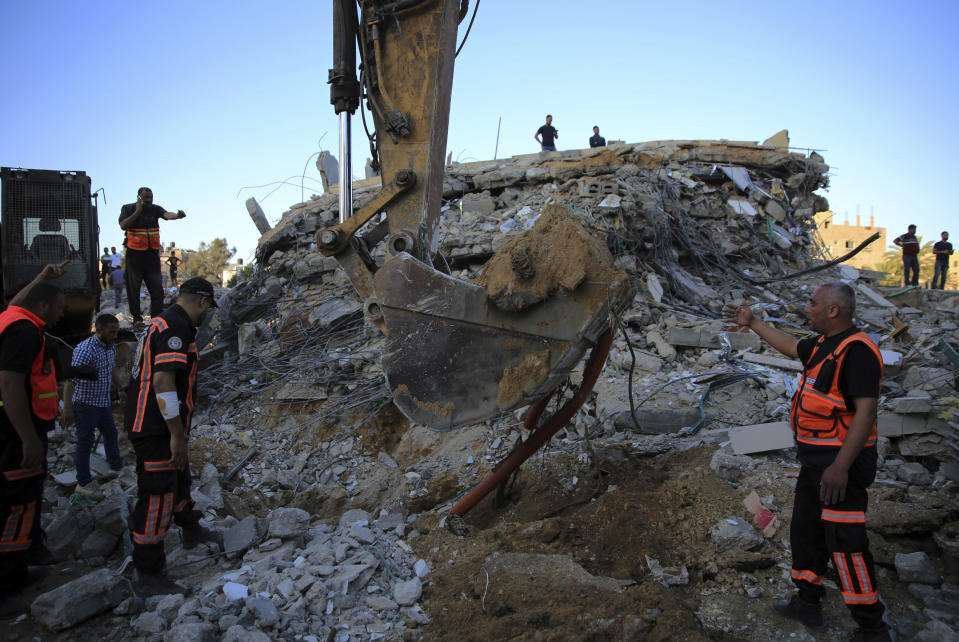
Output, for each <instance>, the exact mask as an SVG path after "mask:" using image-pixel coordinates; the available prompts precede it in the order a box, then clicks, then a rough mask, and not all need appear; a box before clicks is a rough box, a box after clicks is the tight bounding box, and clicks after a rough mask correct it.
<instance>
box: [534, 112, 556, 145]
mask: <svg viewBox="0 0 959 642" xmlns="http://www.w3.org/2000/svg"><path fill="white" fill-rule="evenodd" d="M557 138H559V130H558V129H556V128H555V127H553V115H552V114H546V124H545V125H543V126H542V127H540V128H539V129H537V130H536V134H535V135H534V136H533V139H534V140H535V141H536V142H537V143H539V144H540V149H541V150H542V151H544V152H555V151H556V142H555V139H557Z"/></svg>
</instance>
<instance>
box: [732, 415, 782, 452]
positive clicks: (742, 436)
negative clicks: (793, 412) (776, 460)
mask: <svg viewBox="0 0 959 642" xmlns="http://www.w3.org/2000/svg"><path fill="white" fill-rule="evenodd" d="M729 442H730V445H731V446H732V448H733V452H734V453H736V454H737V455H748V454H750V453H761V452H767V451H770V450H782V449H783V448H792V447H793V446H794V445H795V440H794V439H793V431H792V427H791V426H790V425H789V422H787V421H775V422H772V423H768V424H756V425H753V426H738V427H736V428H730V429H729Z"/></svg>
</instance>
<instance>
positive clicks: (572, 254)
mask: <svg viewBox="0 0 959 642" xmlns="http://www.w3.org/2000/svg"><path fill="white" fill-rule="evenodd" d="M625 278H626V275H625V274H624V273H623V272H622V271H620V270H618V269H616V267H614V265H613V257H612V255H611V254H610V253H609V250H608V249H607V248H606V246H605V245H604V244H603V242H602V241H600V240H599V239H597V238H595V237H593V236H592V235H590V234H589V233H588V232H587V231H586V230H585V229H584V228H583V226H582V225H581V224H580V223H579V221H578V220H576V218H575V217H574V216H572V215H571V214H570V213H569V212H568V211H567V210H566V208H564V207H563V206H561V205H547V206H546V207H545V208H543V212H542V214H541V215H540V217H539V219H538V220H537V221H536V224H535V225H534V226H533V229H531V230H530V231H529V232H527V233H525V234H522V235H520V236H518V237H516V238H514V239H512V240H511V241H510V242H509V243H507V244H506V245H504V246H503V247H502V249H500V251H499V252H497V253H496V255H495V256H493V258H491V259H490V261H489V263H487V265H486V267H485V268H484V269H483V272H482V274H480V276H479V278H477V279H476V283H477V284H478V285H481V286H483V288H485V289H486V294H487V296H489V298H490V300H491V301H492V302H493V303H494V304H495V305H496V307H498V308H500V309H502V310H522V309H524V308H527V307H529V306H531V305H534V304H536V303H539V302H540V301H543V300H544V299H546V298H547V297H549V296H550V295H552V294H554V293H555V292H556V291H557V290H558V289H559V288H560V287H562V288H565V289H566V290H569V291H570V292H572V291H574V290H575V289H576V288H577V287H579V285H580V284H581V283H583V282H584V281H591V282H594V283H609V284H612V283H614V282H615V281H618V280H621V279H625Z"/></svg>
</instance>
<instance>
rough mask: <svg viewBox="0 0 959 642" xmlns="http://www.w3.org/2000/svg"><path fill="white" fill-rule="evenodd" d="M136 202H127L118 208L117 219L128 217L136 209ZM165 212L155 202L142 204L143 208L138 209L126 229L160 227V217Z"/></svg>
mask: <svg viewBox="0 0 959 642" xmlns="http://www.w3.org/2000/svg"><path fill="white" fill-rule="evenodd" d="M136 208H137V204H136V203H127V204H126V205H124V206H123V207H121V208H120V218H119V219H118V220H119V221H122V220H123V219H126V218H129V217H130V216H131V215H132V214H133V212H134V211H135V210H136ZM165 213H166V210H165V209H163V208H162V207H160V206H159V205H157V204H156V203H154V204H152V205H144V206H143V209H142V210H140V214H139V215H138V216H137V217H136V218H135V219H133V223H132V224H131V225H130V226H129V227H128V229H138V230H144V229H151V228H158V227H160V219H161V218H163V215H164V214H165Z"/></svg>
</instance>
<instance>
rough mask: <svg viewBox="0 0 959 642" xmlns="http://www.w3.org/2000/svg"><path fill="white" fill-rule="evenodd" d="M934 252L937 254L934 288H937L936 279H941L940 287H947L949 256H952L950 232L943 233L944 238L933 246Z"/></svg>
mask: <svg viewBox="0 0 959 642" xmlns="http://www.w3.org/2000/svg"><path fill="white" fill-rule="evenodd" d="M932 253H933V254H935V255H936V271H935V273H934V274H933V275H932V286H931V287H932V289H933V290H935V289H936V279H939V289H940V290H944V289H945V288H946V273H947V272H949V257H950V256H952V243H950V242H949V232H943V233H942V240H941V241H936V244H935V245H933V246H932Z"/></svg>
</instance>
